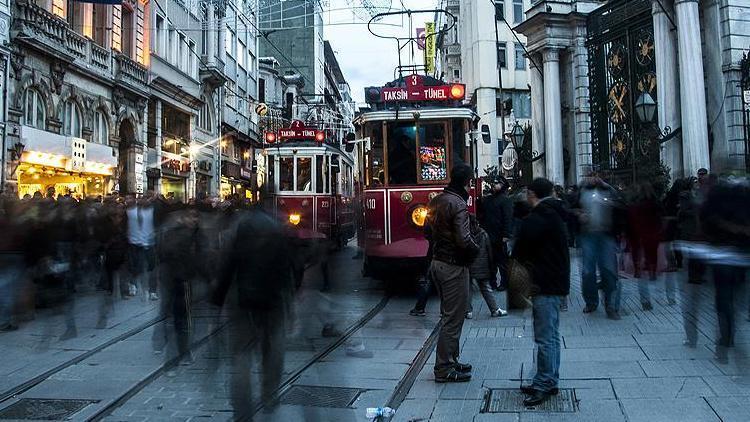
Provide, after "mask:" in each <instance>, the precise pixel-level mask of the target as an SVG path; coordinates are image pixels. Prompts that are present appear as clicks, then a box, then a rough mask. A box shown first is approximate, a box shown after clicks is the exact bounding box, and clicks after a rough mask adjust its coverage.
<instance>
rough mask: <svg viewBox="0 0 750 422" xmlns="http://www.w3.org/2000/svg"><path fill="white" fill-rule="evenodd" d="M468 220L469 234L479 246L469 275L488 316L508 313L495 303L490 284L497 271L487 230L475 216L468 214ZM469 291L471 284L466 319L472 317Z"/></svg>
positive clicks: (472, 308)
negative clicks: (487, 311)
mask: <svg viewBox="0 0 750 422" xmlns="http://www.w3.org/2000/svg"><path fill="white" fill-rule="evenodd" d="M469 220H470V221H469V223H470V227H471V235H472V236H473V237H474V240H475V241H476V243H477V246H479V253H478V254H477V256H476V257H475V258H474V260H473V261H472V262H471V265H470V266H469V276H470V277H471V279H472V280H473V281H474V284H475V285H476V286H477V288H479V293H481V294H482V298H483V299H484V302H485V303H486V304H487V307H488V308H489V310H490V316H491V317H502V316H505V315H508V312H507V311H505V310H504V309H502V308H501V307H499V306H498V305H497V301H496V300H495V297H494V296H493V293H492V287H491V286H490V280H491V279H492V276H493V275H495V272H497V267H496V266H495V263H494V262H493V257H492V246H491V245H490V237H489V236H488V235H487V232H486V231H484V229H482V228H481V227H480V226H479V223H478V222H477V219H476V217H474V216H473V215H469ZM471 291H472V290H471V286H469V300H468V302H469V305H468V308H469V309H468V310H467V312H466V319H472V318H473V317H474V307H473V306H472V303H471V302H472V300H471V297H472V294H471Z"/></svg>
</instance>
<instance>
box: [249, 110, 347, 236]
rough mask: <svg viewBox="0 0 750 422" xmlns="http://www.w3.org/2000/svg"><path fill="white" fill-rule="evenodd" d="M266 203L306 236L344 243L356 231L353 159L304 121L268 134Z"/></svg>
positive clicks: (272, 210)
mask: <svg viewBox="0 0 750 422" xmlns="http://www.w3.org/2000/svg"><path fill="white" fill-rule="evenodd" d="M266 142H267V143H268V145H269V146H268V147H267V148H265V150H264V154H265V156H266V171H265V174H266V187H267V188H266V191H267V192H266V195H267V197H266V202H265V204H266V207H267V208H268V209H269V210H270V211H271V212H272V213H273V214H274V215H275V216H276V218H278V219H279V220H280V221H282V222H284V223H285V224H289V226H290V227H291V228H293V229H294V231H295V233H296V236H297V238H298V239H300V240H303V241H321V240H328V241H330V242H329V244H332V245H333V246H336V247H342V246H343V245H345V244H346V243H347V242H349V240H350V239H352V238H353V237H354V235H355V232H356V229H355V221H354V211H353V208H352V205H353V201H354V162H353V160H352V158H351V156H350V155H349V154H348V153H346V152H344V151H342V150H341V149H340V148H339V147H338V146H337V145H334V144H333V143H331V142H328V141H327V140H326V136H325V132H323V131H321V130H317V129H315V128H306V127H304V124H303V123H302V122H300V121H295V122H293V123H292V125H291V127H290V128H288V129H281V130H280V131H279V132H278V133H266Z"/></svg>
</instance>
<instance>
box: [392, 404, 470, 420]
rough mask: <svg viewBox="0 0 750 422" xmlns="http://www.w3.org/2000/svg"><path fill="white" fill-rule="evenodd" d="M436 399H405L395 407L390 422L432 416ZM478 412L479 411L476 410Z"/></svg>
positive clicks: (424, 418) (425, 418)
mask: <svg viewBox="0 0 750 422" xmlns="http://www.w3.org/2000/svg"><path fill="white" fill-rule="evenodd" d="M436 404H437V399H427V398H425V399H421V398H420V399H406V400H404V402H403V403H401V406H399V407H398V409H396V416H394V417H393V419H391V421H392V422H412V421H426V420H429V419H430V416H432V412H433V410H434V409H435V405H436ZM477 413H479V411H477Z"/></svg>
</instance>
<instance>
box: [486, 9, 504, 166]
mask: <svg viewBox="0 0 750 422" xmlns="http://www.w3.org/2000/svg"><path fill="white" fill-rule="evenodd" d="M488 1H489V2H490V3H492V7H493V8H494V10H495V22H493V24H492V25H493V26H494V27H495V51H497V46H498V44H500V36H499V35H498V33H497V22H498V21H499V20H500V19H499V18H500V16H499V15H498V13H497V4H495V2H494V1H493V0H488ZM503 19H504V18H503ZM495 66H496V67H497V90H498V92H499V94H500V130H499V132H500V139H499V140H498V145H497V165H498V168H501V167H502V157H503V139H505V110H503V107H504V105H505V101H504V98H503V74H502V68H501V67H500V63H499V60H498V63H496V64H495Z"/></svg>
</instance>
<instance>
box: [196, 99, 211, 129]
mask: <svg viewBox="0 0 750 422" xmlns="http://www.w3.org/2000/svg"><path fill="white" fill-rule="evenodd" d="M210 107H211V103H210V102H209V100H208V99H207V98H206V97H203V106H202V107H201V110H200V113H199V114H198V127H200V128H201V129H203V130H205V131H207V132H211V130H213V125H212V124H211V123H212V121H211V109H210Z"/></svg>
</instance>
